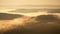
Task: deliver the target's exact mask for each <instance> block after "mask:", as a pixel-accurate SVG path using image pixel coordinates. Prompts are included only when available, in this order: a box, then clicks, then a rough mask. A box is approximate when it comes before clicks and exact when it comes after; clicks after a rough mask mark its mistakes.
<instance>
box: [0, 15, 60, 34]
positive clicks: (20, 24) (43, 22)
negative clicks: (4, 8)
mask: <svg viewBox="0 0 60 34" xmlns="http://www.w3.org/2000/svg"><path fill="white" fill-rule="evenodd" d="M10 17H11V16H10ZM3 22H4V23H3ZM3 22H0V33H1V34H2V33H3V34H60V19H58V18H57V16H56V15H39V16H36V17H32V16H30V17H29V16H23V17H19V18H15V19H13V20H10V21H7V22H5V21H3ZM3 26H4V27H3Z"/></svg>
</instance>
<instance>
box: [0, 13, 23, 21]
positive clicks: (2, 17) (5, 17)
mask: <svg viewBox="0 0 60 34" xmlns="http://www.w3.org/2000/svg"><path fill="white" fill-rule="evenodd" d="M22 16H23V15H17V14H7V13H0V20H12V19H14V18H19V17H22Z"/></svg>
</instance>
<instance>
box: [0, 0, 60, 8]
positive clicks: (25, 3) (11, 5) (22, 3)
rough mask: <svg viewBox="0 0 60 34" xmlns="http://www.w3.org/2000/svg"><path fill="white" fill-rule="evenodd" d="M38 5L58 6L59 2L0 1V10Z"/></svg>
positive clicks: (31, 0) (53, 0) (33, 0)
mask: <svg viewBox="0 0 60 34" xmlns="http://www.w3.org/2000/svg"><path fill="white" fill-rule="evenodd" d="M40 5H53V6H59V5H60V0H0V8H18V7H20V8H21V7H26V6H28V7H29V6H33V7H34V6H40ZM59 7H60V6H59Z"/></svg>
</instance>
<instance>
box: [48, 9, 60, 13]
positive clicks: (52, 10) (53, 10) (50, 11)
mask: <svg viewBox="0 0 60 34" xmlns="http://www.w3.org/2000/svg"><path fill="white" fill-rule="evenodd" d="M48 13H60V9H48Z"/></svg>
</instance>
